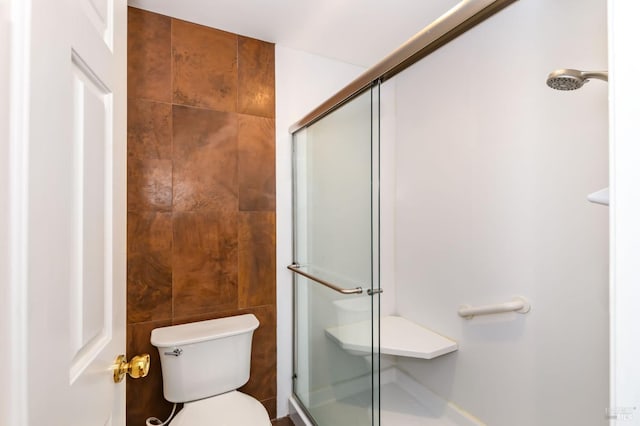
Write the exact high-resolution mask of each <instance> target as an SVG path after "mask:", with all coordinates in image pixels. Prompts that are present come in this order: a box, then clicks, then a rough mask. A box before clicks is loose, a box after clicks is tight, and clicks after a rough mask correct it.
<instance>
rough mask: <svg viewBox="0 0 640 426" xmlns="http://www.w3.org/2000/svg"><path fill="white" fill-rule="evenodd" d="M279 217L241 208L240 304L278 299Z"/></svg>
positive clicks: (268, 301) (243, 306)
mask: <svg viewBox="0 0 640 426" xmlns="http://www.w3.org/2000/svg"><path fill="white" fill-rule="evenodd" d="M275 221H276V217H275V213H273V212H241V213H240V216H239V221H238V307H239V308H247V307H251V306H260V305H275V303H276V269H275V266H276V241H275V238H276V235H275V234H276V223H275Z"/></svg>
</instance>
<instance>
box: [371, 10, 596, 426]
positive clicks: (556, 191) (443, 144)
mask: <svg viewBox="0 0 640 426" xmlns="http://www.w3.org/2000/svg"><path fill="white" fill-rule="evenodd" d="M606 45H607V33H606V1H604V0H580V1H578V0H563V1H560V2H559V1H557V0H538V1H526V0H521V1H518V2H516V3H514V4H513V5H511V6H509V7H508V8H507V9H505V10H503V11H502V12H500V13H499V14H497V15H496V16H494V17H493V18H491V19H489V20H488V21H486V22H484V23H482V24H481V25H480V26H478V27H476V28H474V29H472V30H471V31H469V32H467V33H466V34H464V35H463V36H461V37H460V38H458V39H456V40H454V41H453V42H451V43H450V44H448V45H447V46H445V47H443V48H442V49H440V50H438V51H437V52H435V53H433V54H431V55H430V56H428V57H427V58H425V59H424V60H422V61H421V62H419V63H418V64H416V65H414V66H412V67H411V68H409V69H407V70H406V71H404V72H402V73H401V74H399V75H398V76H396V77H395V78H394V80H393V82H392V83H393V84H394V85H395V99H393V97H394V91H393V90H387V91H386V92H385V91H384V90H383V100H382V102H383V105H387V106H386V108H387V109H388V108H389V105H392V106H395V117H394V120H392V121H384V120H383V123H382V134H383V136H384V135H385V133H387V134H389V133H390V134H391V137H392V138H393V135H395V138H394V140H393V141H392V142H393V143H391V144H389V143H388V142H389V140H388V139H387V140H386V141H385V140H384V137H383V140H382V150H383V158H382V162H383V173H384V171H385V168H384V167H385V164H384V163H385V159H386V161H387V163H388V162H389V159H393V157H395V175H394V178H395V185H386V186H385V185H384V182H385V181H384V179H385V176H384V175H383V176H382V178H383V186H382V188H383V193H382V200H383V206H382V215H383V217H382V221H383V224H384V223H387V221H389V220H391V221H392V222H394V223H395V226H394V228H393V229H392V230H391V231H390V232H391V235H388V236H387V238H388V241H390V243H388V245H387V247H389V246H395V252H394V253H390V252H389V251H387V252H386V253H385V252H384V250H383V256H384V257H383V259H382V261H383V274H384V271H385V270H386V271H388V270H389V264H391V265H392V268H391V271H390V272H387V276H390V277H393V278H391V279H387V280H384V277H383V280H384V282H383V287H387V288H389V287H393V286H395V292H394V293H395V298H396V307H395V310H396V313H397V314H400V315H402V316H404V317H406V318H409V319H411V320H413V321H415V322H417V323H419V324H422V325H425V326H427V327H430V328H432V329H433V330H435V331H437V332H439V333H441V334H443V335H446V336H448V337H450V338H453V339H455V340H456V341H457V342H458V344H459V351H458V352H456V353H453V354H449V355H446V356H443V357H440V358H437V359H434V360H412V359H408V358H399V359H398V366H399V367H400V368H401V369H403V370H404V371H406V372H408V373H409V374H410V375H411V376H413V377H414V378H416V379H417V380H418V381H420V382H421V383H422V384H424V385H425V386H427V387H428V388H430V389H431V390H433V391H434V392H435V393H437V394H439V395H440V396H442V397H444V398H445V399H447V400H450V401H452V402H454V403H455V404H457V405H459V406H460V407H462V408H463V409H465V410H467V411H469V412H470V413H472V414H473V415H475V416H477V417H478V418H479V419H481V420H482V421H484V422H486V423H487V424H489V425H491V426H514V425H517V426H540V425H545V426H555V425H557V426H560V425H562V426H565V425H581V426H596V425H605V424H607V421H606V419H605V409H606V407H607V405H608V228H607V224H608V208H607V207H604V206H601V205H596V204H591V203H588V202H587V201H586V196H587V194H588V193H590V192H593V191H595V190H598V189H601V188H603V187H606V186H607V185H608V182H607V173H608V171H607V162H608V159H607V152H608V145H607V131H608V130H607V128H608V125H607V85H606V83H603V82H600V81H593V82H590V83H589V84H587V85H585V87H583V88H582V89H580V90H578V91H574V92H558V91H554V90H551V89H549V88H547V87H546V85H545V77H546V75H547V74H548V73H549V72H550V71H552V70H553V69H555V68H578V69H606V65H607V51H606ZM391 115H393V114H391ZM393 121H395V123H393ZM390 123H391V124H390ZM389 149H392V150H393V149H395V152H389V151H386V154H385V150H389ZM387 167H389V165H388V164H387ZM390 169H391V170H393V165H392V166H390ZM387 170H389V169H387ZM385 212H387V213H386V216H385ZM389 214H391V219H389V217H390V216H389ZM393 216H395V217H393ZM387 229H388V228H387ZM384 238H385V237H384V235H383V240H384ZM392 260H395V266H393V262H392ZM385 262H386V265H385ZM393 269H395V273H393ZM516 295H521V296H524V297H526V298H528V299H529V300H530V302H531V305H532V310H531V312H530V313H528V314H526V315H520V314H503V315H495V316H487V317H477V318H474V319H472V320H465V319H462V318H460V317H459V316H458V315H457V313H456V311H457V308H458V306H459V305H461V304H464V303H469V304H490V303H497V302H506V301H508V300H510V299H511V298H512V297H513V296H516ZM383 398H384V395H383Z"/></svg>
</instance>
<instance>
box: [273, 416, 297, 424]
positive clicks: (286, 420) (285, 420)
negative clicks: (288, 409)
mask: <svg viewBox="0 0 640 426" xmlns="http://www.w3.org/2000/svg"><path fill="white" fill-rule="evenodd" d="M271 425H272V426H295V424H294V423H293V422H292V421H291V419H290V418H289V417H282V418H280V419H277V420H271Z"/></svg>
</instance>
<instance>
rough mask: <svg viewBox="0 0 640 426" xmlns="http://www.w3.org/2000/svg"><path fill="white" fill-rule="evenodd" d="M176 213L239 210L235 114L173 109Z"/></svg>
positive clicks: (197, 109) (174, 199) (194, 109)
mask: <svg viewBox="0 0 640 426" xmlns="http://www.w3.org/2000/svg"><path fill="white" fill-rule="evenodd" d="M173 151H174V174H173V194H174V195H173V207H174V211H190V210H216V211H237V209H238V172H237V164H238V162H237V161H238V160H237V157H238V152H237V117H236V114H235V113H225V112H217V111H210V110H205V109H199V108H190V107H183V106H174V107H173Z"/></svg>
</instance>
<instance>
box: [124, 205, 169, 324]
mask: <svg viewBox="0 0 640 426" xmlns="http://www.w3.org/2000/svg"><path fill="white" fill-rule="evenodd" d="M171 242H172V227H171V213H153V212H145V213H129V214H128V215H127V245H128V250H127V322H129V323H136V322H144V321H152V320H159V319H170V318H171V315H172V302H171V297H172V293H171V287H172V284H171V282H172V277H171Z"/></svg>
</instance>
